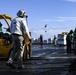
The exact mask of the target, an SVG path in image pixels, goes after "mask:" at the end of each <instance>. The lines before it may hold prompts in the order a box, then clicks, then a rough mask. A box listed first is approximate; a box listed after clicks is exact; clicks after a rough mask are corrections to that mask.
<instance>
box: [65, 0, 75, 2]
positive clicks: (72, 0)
mask: <svg viewBox="0 0 76 75" xmlns="http://www.w3.org/2000/svg"><path fill="white" fill-rule="evenodd" d="M64 1H69V2H76V0H64Z"/></svg>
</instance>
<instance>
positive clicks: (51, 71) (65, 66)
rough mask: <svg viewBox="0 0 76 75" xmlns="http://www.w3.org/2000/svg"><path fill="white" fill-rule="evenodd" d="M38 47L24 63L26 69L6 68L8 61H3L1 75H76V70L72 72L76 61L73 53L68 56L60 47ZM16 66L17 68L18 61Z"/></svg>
mask: <svg viewBox="0 0 76 75" xmlns="http://www.w3.org/2000/svg"><path fill="white" fill-rule="evenodd" d="M37 47H38V46H35V48H34V47H33V56H32V57H31V58H30V59H28V60H25V61H24V65H25V68H24V69H11V68H10V67H8V66H6V60H1V61H0V75H76V72H75V71H74V70H75V69H73V70H72V71H70V70H71V68H70V65H71V61H74V59H76V56H75V55H74V54H73V53H72V54H66V50H65V49H64V48H60V47H56V48H55V49H54V48H53V49H52V48H50V47H49V48H48V47H47V48H45V47H44V48H39V47H38V48H37ZM36 48H37V49H36ZM34 49H36V50H34ZM38 54H39V55H38ZM14 64H15V65H16V66H17V62H16V61H15V62H14Z"/></svg>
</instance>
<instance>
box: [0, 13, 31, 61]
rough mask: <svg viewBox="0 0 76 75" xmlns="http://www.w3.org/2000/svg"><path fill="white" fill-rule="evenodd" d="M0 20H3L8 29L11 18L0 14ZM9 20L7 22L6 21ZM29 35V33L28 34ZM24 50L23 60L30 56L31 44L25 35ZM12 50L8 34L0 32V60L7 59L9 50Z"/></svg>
mask: <svg viewBox="0 0 76 75" xmlns="http://www.w3.org/2000/svg"><path fill="white" fill-rule="evenodd" d="M0 19H3V20H5V22H6V24H7V25H8V28H9V27H10V24H9V21H11V20H12V16H9V15H7V14H0ZM8 20H9V21H8ZM29 33H30V35H31V32H29ZM25 40H26V42H25V48H24V60H25V59H27V58H30V57H31V56H32V49H31V48H32V44H31V42H30V41H29V39H28V37H27V36H26V35H25ZM12 49H13V41H12V38H11V34H10V33H4V32H0V58H8V56H9V54H10V52H11V50H12Z"/></svg>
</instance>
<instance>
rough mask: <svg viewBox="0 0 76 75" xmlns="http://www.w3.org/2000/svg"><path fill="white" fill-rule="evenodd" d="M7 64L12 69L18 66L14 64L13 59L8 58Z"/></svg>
mask: <svg viewBox="0 0 76 75" xmlns="http://www.w3.org/2000/svg"><path fill="white" fill-rule="evenodd" d="M6 65H7V66H9V67H11V68H12V69H15V68H16V66H15V65H13V62H12V61H11V60H8V61H7V63H6Z"/></svg>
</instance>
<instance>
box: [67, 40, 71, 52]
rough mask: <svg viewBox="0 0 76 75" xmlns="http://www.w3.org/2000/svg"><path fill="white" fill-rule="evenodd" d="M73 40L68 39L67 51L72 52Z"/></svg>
mask: <svg viewBox="0 0 76 75" xmlns="http://www.w3.org/2000/svg"><path fill="white" fill-rule="evenodd" d="M71 50H72V48H71V41H67V53H71Z"/></svg>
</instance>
